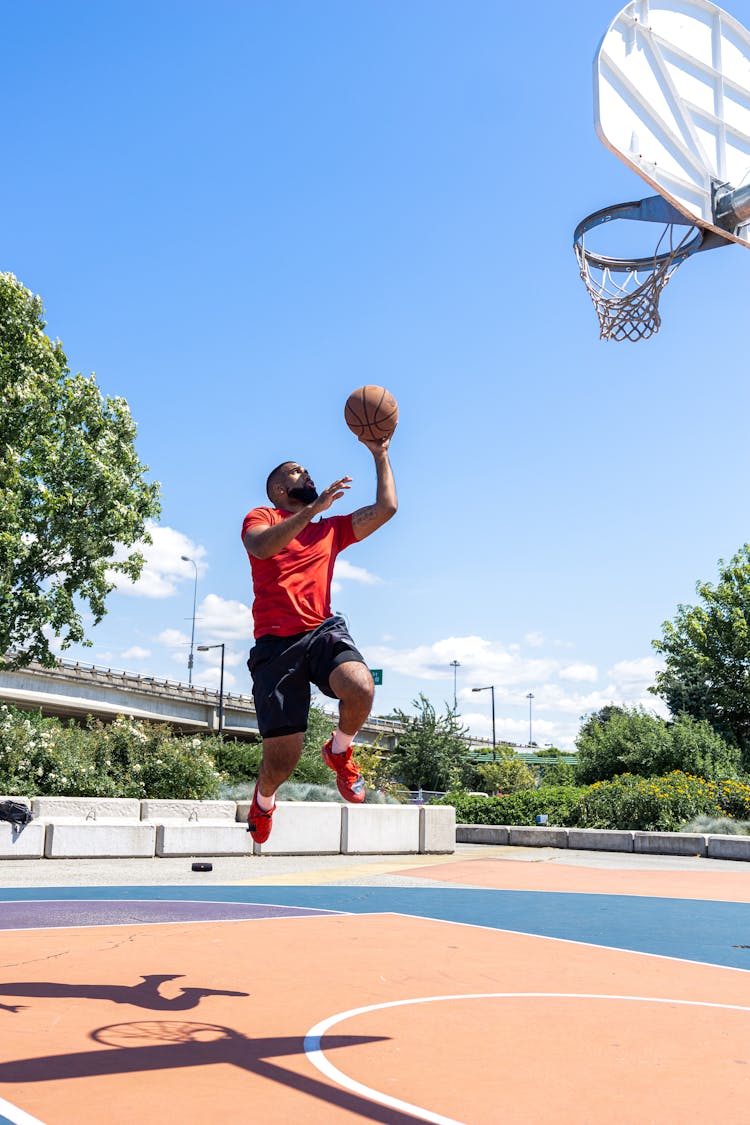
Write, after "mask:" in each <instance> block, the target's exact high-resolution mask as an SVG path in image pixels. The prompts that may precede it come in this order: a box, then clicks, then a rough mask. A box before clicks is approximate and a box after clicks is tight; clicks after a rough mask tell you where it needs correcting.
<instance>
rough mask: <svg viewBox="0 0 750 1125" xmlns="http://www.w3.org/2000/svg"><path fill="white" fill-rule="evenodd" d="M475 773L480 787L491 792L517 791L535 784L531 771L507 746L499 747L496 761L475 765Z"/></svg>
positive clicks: (533, 786)
mask: <svg viewBox="0 0 750 1125" xmlns="http://www.w3.org/2000/svg"><path fill="white" fill-rule="evenodd" d="M477 773H478V774H479V778H480V783H481V785H482V788H483V789H489V790H490V791H491V792H493V793H517V792H518V791H519V790H521V789H534V788H535V785H536V779H535V777H534V773H533V771H532V770H531V769H530V767H529V766H527V764H526V762H524V761H523V759H522V758H520V757H519V755H518V754H517V753H516V751H515V750H513V749H511V747H509V746H508V747H505V746H501V747H499V751H498V758H497V761H494V762H486V763H485V764H484V765H481V766H477Z"/></svg>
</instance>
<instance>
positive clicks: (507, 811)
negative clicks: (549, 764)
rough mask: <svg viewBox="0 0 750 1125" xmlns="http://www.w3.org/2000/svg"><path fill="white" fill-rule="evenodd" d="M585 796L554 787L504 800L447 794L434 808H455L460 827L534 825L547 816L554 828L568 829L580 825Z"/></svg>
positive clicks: (573, 789) (525, 791)
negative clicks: (580, 807) (581, 803)
mask: <svg viewBox="0 0 750 1125" xmlns="http://www.w3.org/2000/svg"><path fill="white" fill-rule="evenodd" d="M584 792H585V790H583V789H577V788H576V787H575V786H573V785H565V786H562V785H561V786H559V787H554V786H551V785H550V786H547V787H546V788H544V789H522V790H520V791H519V792H517V793H509V794H507V795H506V796H504V797H469V796H467V795H466V794H465V793H447V794H446V796H445V797H442V798H441V799H440V800H439V801H432V802H431V804H436V805H453V806H454V807H455V809H456V820H457V822H458V823H459V824H518V825H524V824H534V823H535V821H536V818H537V816H539V815H543V814H545V813H546V815H547V817H548V818H549V819H548V824H549V825H550V826H557V827H561V828H567V827H574V826H575V825H577V824H578V823H579V820H578V815H579V813H578V809H579V805H580V799H581V794H582V793H584Z"/></svg>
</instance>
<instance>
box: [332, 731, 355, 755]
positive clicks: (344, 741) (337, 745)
mask: <svg viewBox="0 0 750 1125" xmlns="http://www.w3.org/2000/svg"><path fill="white" fill-rule="evenodd" d="M353 738H354V735H353V734H344V732H343V731H342V730H340V729H339V728H338V727H336V730H335V731H334V732H333V745H332V746H331V752H332V753H333V754H345V753H346V751H347V750H348V749H349V747H350V746H351V744H352V739H353Z"/></svg>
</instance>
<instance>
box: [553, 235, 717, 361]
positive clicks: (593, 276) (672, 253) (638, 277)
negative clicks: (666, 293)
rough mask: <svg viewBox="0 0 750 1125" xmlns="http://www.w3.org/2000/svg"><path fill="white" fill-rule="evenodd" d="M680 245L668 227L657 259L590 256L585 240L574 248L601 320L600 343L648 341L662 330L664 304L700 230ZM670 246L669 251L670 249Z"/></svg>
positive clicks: (681, 239) (657, 249) (685, 237)
mask: <svg viewBox="0 0 750 1125" xmlns="http://www.w3.org/2000/svg"><path fill="white" fill-rule="evenodd" d="M684 232H685V228H684V226H683V227H681V228H680V233H681V234H682V237H681V238H680V239H679V241H677V240H676V239H675V228H674V224H672V223H668V224H667V225H666V227H665V228H664V231H663V232H662V235H661V238H660V239H659V242H658V244H657V247H656V250H655V251H654V256H653V258H645V259H638V260H637V261H632V262H627V261H621V262H620V261H617V260H616V259H607V258H602V257H600V256H598V255H597V254H593V253H591V252H589V251H587V250H586V247H585V245H584V240H583V237H581V238H580V240H579V241H576V243H575V252H576V257H577V259H578V267H579V269H580V273H581V277H582V278H583V281H584V284H585V286H586V288H587V289H588V291H589V296H590V297H591V300H592V302H593V304H594V308H595V309H596V315H597V317H598V318H599V338H600V339H601V340H647V339H648V338H649V337H650V336H653V335H654V333H656V332H658V331H659V328H660V327H661V315H660V313H659V298H660V297H661V294H662V290H663V289H664V286H665V285H666V284H667V282H668V281H669V279H670V277H671V276H672V274H673V273H674V271H675V270H676V269H677V267H678V266H679V264H680V262H682V261H684V260H685V257H686V256H687V252H688V251H687V249H686V248H687V247H688V246H689V245H692V239H693V237H694V235H695V228H694V227H689V228H688V230H687V232H686V233H684ZM665 246H666V249H665Z"/></svg>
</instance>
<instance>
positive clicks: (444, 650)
mask: <svg viewBox="0 0 750 1125" xmlns="http://www.w3.org/2000/svg"><path fill="white" fill-rule="evenodd" d="M367 652H368V659H369V660H370V662H371V663H373V662H374V664H375V665H376V666H377V667H386V668H389V669H390V670H392V671H393V672H396V673H397V674H398V675H402V676H413V677H415V678H416V679H422V680H447V679H449V678H450V679H452V678H453V668H452V667H451V664H452V662H453V661H454V660H457V661H458V663H459V668H458V670H457V677H458V679H459V681H463V683H464V685H466V683H467V681H468V682H470V683H471V686H472V687H480V686H483V685H484V684H495V685H496V690H499V689H501V688H503V687H507V686H510V685H515V686H519V685H522V684H523V685H526V684H533V683H535V682H536V683H538V682H539V681H540V680H542V679H546V678H547V677H548V676H550V675H552V674H553V673H554V671H555V661H554V660H549V659H542V658H534V659H526V658H523V657H521V656H520V655H519V654H518V652H517V651H516V650H514V649H512V648H511V647H505V646H503V645H501V644H497V643H493V642H492V641H486V640H484V638H482V637H448V638H446V639H445V640H442V641H435V642H434V643H433V644H431V645H419V646H418V647H417V648H412V649H401V650H399V649H395V648H391V647H390V646H388V645H376V646H368V649H367ZM465 690H466V688H465V687H464V688H462V691H465Z"/></svg>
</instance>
